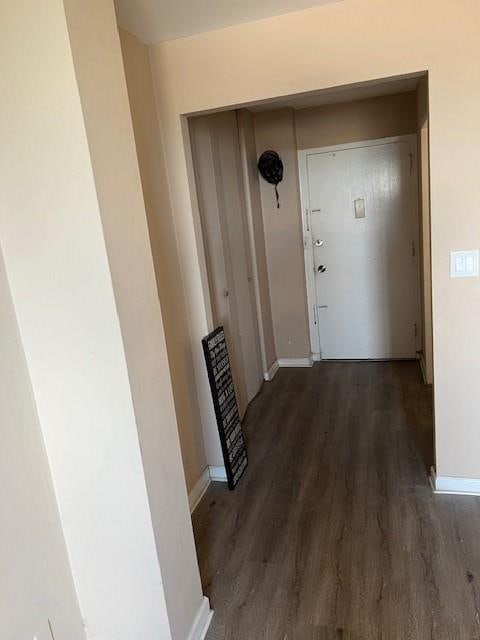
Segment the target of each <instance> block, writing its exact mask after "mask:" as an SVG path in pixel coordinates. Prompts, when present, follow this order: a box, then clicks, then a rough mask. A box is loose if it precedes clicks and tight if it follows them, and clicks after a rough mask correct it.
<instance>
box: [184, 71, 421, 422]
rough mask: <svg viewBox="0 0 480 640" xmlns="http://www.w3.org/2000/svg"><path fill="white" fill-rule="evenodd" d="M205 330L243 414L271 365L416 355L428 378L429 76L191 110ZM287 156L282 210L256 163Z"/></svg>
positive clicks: (271, 370)
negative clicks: (224, 359) (221, 338)
mask: <svg viewBox="0 0 480 640" xmlns="http://www.w3.org/2000/svg"><path fill="white" fill-rule="evenodd" d="M188 123H189V134H190V144H191V151H192V161H193V168H194V178H195V186H194V193H193V195H194V200H196V202H197V204H198V212H199V220H200V225H199V228H200V229H201V237H200V238H198V243H199V246H200V247H201V251H200V253H201V254H202V255H203V257H204V260H205V272H206V274H207V276H208V277H207V285H206V286H207V289H208V291H206V292H205V294H206V297H207V299H208V300H209V301H210V308H211V324H212V327H211V328H212V329H213V328H214V327H215V326H218V325H220V324H222V325H223V326H224V327H225V331H226V335H227V341H228V343H229V350H230V353H231V360H232V372H233V377H234V382H235V387H236V393H237V399H238V404H239V408H240V413H241V415H242V416H243V415H244V414H245V411H246V409H247V407H248V406H249V404H250V402H251V401H252V400H253V398H254V397H255V396H256V395H257V393H258V392H259V391H260V389H261V387H262V383H263V381H264V380H266V381H269V380H271V379H272V378H273V376H274V375H275V373H276V371H277V370H278V369H279V368H280V367H309V366H312V364H313V363H314V362H315V361H319V360H322V359H323V360H392V359H393V360H396V359H414V360H418V361H419V364H420V366H421V371H422V375H423V379H424V382H425V383H426V384H429V385H432V383H433V348H432V317H431V282H430V281H431V274H430V211H429V153H428V76H427V74H426V73H425V74H413V75H412V76H408V77H405V76H403V77H402V78H392V79H387V80H379V81H378V82H368V83H362V84H359V85H355V86H349V87H340V88H337V89H329V90H323V91H319V92H315V93H312V94H308V95H299V96H291V97H288V98H282V99H277V100H273V101H267V102H262V103H255V104H249V105H245V106H243V107H242V108H237V109H224V110H221V111H218V112H215V113H209V114H192V115H191V116H189V117H188ZM267 149H272V150H274V151H276V152H278V153H279V155H280V157H281V158H282V161H283V164H284V179H283V181H282V182H281V183H280V184H279V186H278V190H279V196H280V208H277V201H276V197H275V192H274V189H273V187H272V185H270V184H268V183H267V182H266V181H264V180H263V179H262V178H261V177H260V175H259V173H258V170H257V160H258V158H259V156H260V155H261V153H262V152H263V151H265V150H267Z"/></svg>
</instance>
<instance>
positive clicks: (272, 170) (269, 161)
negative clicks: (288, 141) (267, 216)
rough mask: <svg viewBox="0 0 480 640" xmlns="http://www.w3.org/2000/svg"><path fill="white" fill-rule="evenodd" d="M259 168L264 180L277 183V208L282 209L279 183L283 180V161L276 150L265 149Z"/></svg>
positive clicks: (259, 161)
mask: <svg viewBox="0 0 480 640" xmlns="http://www.w3.org/2000/svg"><path fill="white" fill-rule="evenodd" d="M258 170H259V171H260V174H261V176H262V178H263V179H264V180H266V181H267V182H269V183H270V184H273V185H275V194H276V196H277V209H280V202H279V198H278V189H277V185H278V183H279V182H281V181H282V180H283V162H282V159H281V158H280V156H279V155H278V153H277V152H276V151H271V150H269V151H264V152H263V153H262V155H261V156H260V158H259V160H258Z"/></svg>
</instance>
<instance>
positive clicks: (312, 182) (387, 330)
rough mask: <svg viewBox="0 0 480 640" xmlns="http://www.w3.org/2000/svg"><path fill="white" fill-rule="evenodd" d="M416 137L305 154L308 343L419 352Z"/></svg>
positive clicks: (337, 354)
mask: <svg viewBox="0 0 480 640" xmlns="http://www.w3.org/2000/svg"><path fill="white" fill-rule="evenodd" d="M415 144H416V143H415V136H406V137H405V138H400V139H393V140H383V141H376V142H373V143H362V144H356V145H352V146H350V147H348V146H347V145H344V146H342V147H338V148H336V149H334V150H332V149H329V150H323V151H321V150H312V151H304V152H301V153H300V161H301V179H302V200H303V204H304V210H305V219H304V242H305V251H306V266H307V280H308V281H309V288H310V291H309V301H310V306H311V307H313V308H311V322H312V326H311V335H312V350H313V351H318V352H319V354H321V357H322V358H323V359H369V358H372V359H383V358H415V357H416V351H417V349H418V348H419V346H420V345H419V343H418V340H419V338H418V336H420V334H421V331H420V327H419V326H418V324H419V317H418V316H419V286H420V283H419V261H418V213H417V212H418V209H417V202H416V197H417V195H416V194H417V190H416V189H417V188H416V179H417V178H416V169H415V163H416V153H415Z"/></svg>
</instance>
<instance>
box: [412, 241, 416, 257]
mask: <svg viewBox="0 0 480 640" xmlns="http://www.w3.org/2000/svg"><path fill="white" fill-rule="evenodd" d="M415 255H416V249H415V242H412V257H413V258H414V257H415Z"/></svg>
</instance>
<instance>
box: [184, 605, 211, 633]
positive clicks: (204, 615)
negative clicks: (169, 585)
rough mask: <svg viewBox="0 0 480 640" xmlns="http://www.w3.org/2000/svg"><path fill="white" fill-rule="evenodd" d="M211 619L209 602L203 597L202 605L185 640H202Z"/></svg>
mask: <svg viewBox="0 0 480 640" xmlns="http://www.w3.org/2000/svg"><path fill="white" fill-rule="evenodd" d="M212 618H213V611H212V610H211V609H210V602H209V600H208V598H207V597H206V596H203V601H202V604H201V605H200V608H199V610H198V612H197V615H196V616H195V620H194V621H193V625H192V628H191V629H190V633H189V634H188V636H187V637H186V639H185V640H204V639H205V636H206V635H207V631H208V627H209V626H210V623H211V621H212Z"/></svg>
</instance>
